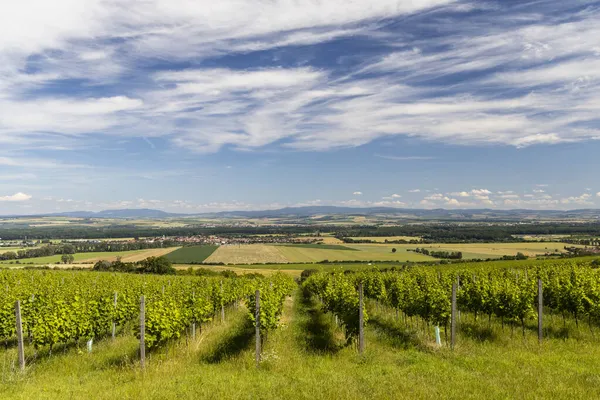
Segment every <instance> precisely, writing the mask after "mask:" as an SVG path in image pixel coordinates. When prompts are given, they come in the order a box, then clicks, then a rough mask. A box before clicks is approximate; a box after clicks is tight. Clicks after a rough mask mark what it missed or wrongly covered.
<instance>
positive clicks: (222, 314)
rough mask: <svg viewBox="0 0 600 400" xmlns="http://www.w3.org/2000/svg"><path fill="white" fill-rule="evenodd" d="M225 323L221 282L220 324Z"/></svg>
mask: <svg viewBox="0 0 600 400" xmlns="http://www.w3.org/2000/svg"><path fill="white" fill-rule="evenodd" d="M223 322H225V305H224V304H223V281H221V323H223Z"/></svg>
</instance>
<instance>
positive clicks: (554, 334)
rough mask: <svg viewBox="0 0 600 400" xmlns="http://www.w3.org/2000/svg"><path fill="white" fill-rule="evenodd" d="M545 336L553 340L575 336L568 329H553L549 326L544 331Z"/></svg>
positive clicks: (562, 327)
mask: <svg viewBox="0 0 600 400" xmlns="http://www.w3.org/2000/svg"><path fill="white" fill-rule="evenodd" d="M535 329H536V331H537V326H536V327H535ZM542 333H543V335H544V337H549V338H553V339H568V338H569V337H572V336H573V333H571V332H570V331H569V328H568V327H564V326H561V327H553V326H547V327H544V330H543V332H542Z"/></svg>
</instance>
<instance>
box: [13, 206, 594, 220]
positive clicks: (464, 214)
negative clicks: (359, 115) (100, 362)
mask: <svg viewBox="0 0 600 400" xmlns="http://www.w3.org/2000/svg"><path fill="white" fill-rule="evenodd" d="M344 215H350V216H373V215H381V216H385V215H388V216H390V217H395V218H403V219H417V220H487V219H489V220H511V221H515V220H521V221H527V220H539V219H544V220H553V219H556V220H564V219H569V220H578V219H580V220H586V221H590V220H592V221H600V210H595V209H583V210H568V211H561V210H520V209H518V210H492V209H465V210H462V209H455V210H447V209H441V208H440V209H433V210H425V209H411V208H393V207H366V208H362V207H336V206H308V207H286V208H281V209H277V210H259V211H222V212H213V213H198V214H177V213H169V212H166V211H161V210H152V209H147V208H132V209H120V210H104V211H98V212H94V211H71V212H63V213H54V214H43V215H36V216H38V217H42V216H48V217H57V216H59V217H72V218H124V219H126V218H134V219H144V218H149V219H160V218H173V217H186V216H203V217H216V218H286V217H288V218H289V217H293V218H308V217H315V216H334V217H335V216H344ZM11 217H13V218H17V217H19V216H11ZM22 217H31V215H28V216H25V215H23V216H22Z"/></svg>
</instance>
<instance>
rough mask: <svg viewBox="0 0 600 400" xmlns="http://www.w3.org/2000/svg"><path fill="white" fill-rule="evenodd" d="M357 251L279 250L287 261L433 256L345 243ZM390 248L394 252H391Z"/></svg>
mask: <svg viewBox="0 0 600 400" xmlns="http://www.w3.org/2000/svg"><path fill="white" fill-rule="evenodd" d="M345 247H349V248H352V249H354V250H359V251H348V250H335V249H334V250H323V249H318V248H305V247H287V246H281V247H280V251H281V253H282V254H283V255H284V256H285V257H286V259H287V260H289V262H292V263H293V262H319V261H324V260H329V261H355V260H356V261H434V260H435V259H434V258H433V257H429V256H426V255H423V254H418V253H414V252H407V251H406V250H404V249H402V248H400V247H398V246H393V245H369V244H365V245H346V246H345ZM392 248H396V250H397V251H396V252H395V253H392Z"/></svg>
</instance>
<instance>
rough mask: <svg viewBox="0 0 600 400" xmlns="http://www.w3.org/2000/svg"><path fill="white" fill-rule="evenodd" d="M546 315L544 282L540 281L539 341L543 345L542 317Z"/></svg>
mask: <svg viewBox="0 0 600 400" xmlns="http://www.w3.org/2000/svg"><path fill="white" fill-rule="evenodd" d="M543 313H544V292H543V289H542V280H541V279H538V341H539V342H540V344H541V343H542V338H543V332H542V315H543Z"/></svg>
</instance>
